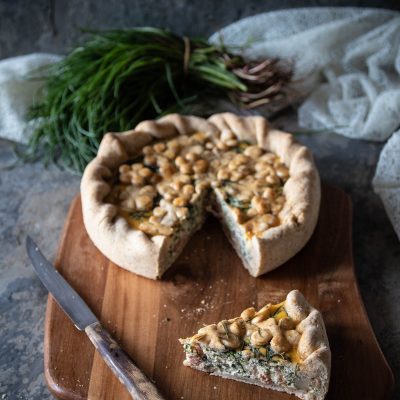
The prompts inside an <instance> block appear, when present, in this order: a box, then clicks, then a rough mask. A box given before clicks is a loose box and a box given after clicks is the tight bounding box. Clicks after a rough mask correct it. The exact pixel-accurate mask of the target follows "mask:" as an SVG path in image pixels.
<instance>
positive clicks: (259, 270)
mask: <svg viewBox="0 0 400 400" xmlns="http://www.w3.org/2000/svg"><path fill="white" fill-rule="evenodd" d="M81 193H82V206H83V216H84V223H85V226H86V229H87V231H88V233H89V236H90V237H91V239H92V241H93V242H94V244H95V245H96V246H97V247H98V248H99V249H100V250H101V251H102V252H103V253H104V254H105V255H106V256H107V257H108V258H109V259H111V260H112V261H113V262H115V263H116V264H118V265H120V266H121V267H123V268H126V269H128V270H130V271H132V272H135V273H137V274H140V275H143V276H146V277H149V278H153V279H155V278H159V277H161V276H162V274H163V273H164V272H165V271H166V270H167V269H168V267H169V266H170V265H171V264H172V263H173V261H174V260H175V259H176V258H177V256H178V255H179V254H180V252H181V251H182V249H183V247H184V246H185V244H186V243H187V241H188V240H189V238H190V237H191V236H192V235H193V233H194V232H195V231H196V230H198V229H199V228H200V227H201V226H202V224H203V222H204V220H205V217H206V215H207V213H208V212H211V213H213V214H215V215H216V216H217V217H218V218H219V219H220V220H221V223H222V226H223V228H224V230H225V232H226V234H227V236H228V238H229V240H230V242H231V243H232V245H233V247H234V248H235V250H236V252H237V254H238V255H239V256H240V258H241V259H242V261H243V264H244V266H245V267H246V268H247V269H248V271H249V273H250V274H251V275H252V276H259V275H261V274H263V273H265V272H267V271H270V270H272V269H274V268H276V267H278V266H279V265H281V264H283V263H284V262H285V261H286V260H288V259H289V258H291V257H292V256H293V255H294V254H295V253H297V252H298V251H299V250H300V249H301V248H302V247H303V246H304V245H305V243H306V242H307V241H308V239H309V238H310V236H311V234H312V232H313V230H314V227H315V225H316V221H317V217H318V210H319V202H320V184H319V177H318V173H317V170H316V168H315V165H314V162H313V158H312V155H311V153H310V152H309V151H308V149H307V148H306V147H304V146H302V145H300V144H299V143H297V142H296V141H295V140H294V139H293V136H292V135H290V134H288V133H284V132H281V131H277V130H273V129H270V127H269V125H268V123H267V121H266V120H265V119H264V118H262V117H239V116H236V115H234V114H229V113H225V114H216V115H214V116H212V117H211V118H209V119H208V120H204V119H202V118H197V117H193V116H187V117H185V116H180V115H176V114H174V115H168V116H166V117H163V118H161V119H159V120H157V121H145V122H142V123H141V124H139V125H138V126H137V127H136V128H135V129H134V130H133V131H128V132H124V133H120V134H114V133H109V134H107V135H105V136H104V139H103V140H102V142H101V145H100V148H99V151H98V155H97V157H96V158H95V159H94V160H92V161H91V162H90V164H89V165H88V167H87V168H86V170H85V172H84V175H83V179H82V184H81Z"/></svg>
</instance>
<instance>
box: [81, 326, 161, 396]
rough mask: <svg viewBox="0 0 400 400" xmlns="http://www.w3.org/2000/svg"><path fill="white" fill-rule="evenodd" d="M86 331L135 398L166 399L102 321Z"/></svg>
mask: <svg viewBox="0 0 400 400" xmlns="http://www.w3.org/2000/svg"><path fill="white" fill-rule="evenodd" d="M85 332H86V334H87V335H88V336H89V339H90V340H91V341H92V343H93V344H94V346H95V347H96V349H97V351H98V352H99V353H100V355H101V356H102V357H103V359H104V361H105V362H106V364H107V365H108V366H109V367H110V369H111V370H112V371H113V373H114V374H115V376H117V378H118V379H119V380H120V382H121V383H122V384H123V385H124V386H125V387H126V388H127V389H128V391H129V393H130V395H131V396H132V398H133V399H136V400H153V399H154V400H164V397H163V396H162V395H161V394H160V392H159V391H158V389H157V388H156V387H155V386H154V384H153V383H152V382H151V381H150V379H149V378H147V377H146V375H145V374H144V373H143V372H142V371H141V370H140V369H139V368H138V367H137V366H136V365H135V364H134V363H133V361H132V360H131V359H130V358H129V356H128V355H127V354H126V353H125V352H124V351H123V350H122V349H121V348H120V347H119V345H118V344H117V342H116V341H115V340H114V339H113V338H112V336H111V335H110V334H109V333H108V332H107V331H106V330H105V329H104V328H103V327H102V326H101V324H100V322H95V323H94V324H92V325H89V326H87V327H86V329H85Z"/></svg>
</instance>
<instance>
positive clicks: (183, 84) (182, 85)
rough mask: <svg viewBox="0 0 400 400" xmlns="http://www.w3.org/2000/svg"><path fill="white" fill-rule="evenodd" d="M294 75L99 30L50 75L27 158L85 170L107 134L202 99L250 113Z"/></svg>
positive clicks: (129, 32) (202, 49)
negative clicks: (230, 101) (230, 104)
mask: <svg viewBox="0 0 400 400" xmlns="http://www.w3.org/2000/svg"><path fill="white" fill-rule="evenodd" d="M290 77H291V75H290V72H288V71H283V70H281V69H280V68H279V67H278V66H277V60H263V61H262V62H247V63H246V62H245V61H244V59H243V58H242V57H240V56H235V55H232V54H230V53H228V52H227V51H225V49H224V48H222V47H218V46H214V45H211V44H209V43H207V41H205V40H202V39H190V40H189V39H187V38H182V37H179V36H177V35H174V34H172V33H169V32H167V31H164V30H161V29H156V28H134V29H126V30H113V31H105V32H97V33H96V32H94V33H92V34H91V36H90V38H89V39H88V40H87V41H86V42H85V43H84V44H83V45H81V46H79V47H77V48H75V49H74V50H73V51H72V52H71V53H70V54H69V55H67V56H66V57H65V58H64V59H63V60H62V61H60V62H59V63H57V64H55V65H53V66H51V67H49V69H48V70H46V71H45V78H46V84H45V87H44V97H43V100H42V101H41V102H40V103H38V104H37V105H35V106H34V107H33V108H32V109H31V112H30V114H29V119H31V120H34V122H35V124H36V125H35V126H36V128H35V132H34V134H33V136H32V138H31V140H30V142H29V146H28V150H27V153H26V157H27V158H28V159H35V158H37V157H38V156H43V157H44V158H45V161H55V162H58V163H60V164H61V165H63V166H65V167H69V168H72V169H74V170H77V171H80V172H81V171H83V169H84V168H85V166H86V165H87V163H88V162H89V161H90V160H91V159H92V158H93V157H94V156H95V155H96V153H97V149H98V146H99V143H100V141H101V139H102V136H103V135H104V134H105V133H106V132H110V131H112V132H117V131H124V130H128V129H132V128H133V127H134V126H135V125H136V124H137V123H139V122H140V121H142V120H145V119H154V118H157V117H159V116H162V115H164V114H166V113H168V112H184V111H185V107H186V106H187V105H188V104H191V103H193V102H195V101H198V98H199V95H200V96H201V95H202V94H205V93H207V94H208V95H215V96H216V97H218V96H220V97H221V96H222V97H223V96H225V97H226V96H228V97H229V98H231V99H233V100H235V101H237V102H239V103H240V104H243V105H245V106H246V107H252V105H257V106H258V105H259V104H263V103H264V104H265V103H267V102H269V101H270V100H271V99H272V98H274V96H276V95H278V94H279V93H280V92H281V91H282V88H283V87H284V86H285V85H286V83H287V82H288V81H289V80H290Z"/></svg>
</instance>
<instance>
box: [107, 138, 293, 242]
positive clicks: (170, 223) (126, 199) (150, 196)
mask: <svg viewBox="0 0 400 400" xmlns="http://www.w3.org/2000/svg"><path fill="white" fill-rule="evenodd" d="M118 172H119V174H118V181H117V183H116V184H115V185H114V186H113V188H112V192H111V194H110V195H109V197H108V201H109V202H111V203H113V204H115V205H116V206H117V207H118V210H119V215H121V216H123V217H124V218H126V219H127V220H128V223H130V225H131V226H133V227H135V228H136V229H140V230H142V231H143V232H145V233H146V234H148V235H150V236H154V235H166V236H168V235H171V234H172V233H173V227H174V226H177V225H179V223H180V221H182V220H185V219H188V218H190V216H191V205H192V204H193V203H194V202H196V200H197V199H198V198H199V196H201V195H202V194H203V193H204V192H205V191H207V190H208V188H209V187H210V185H211V186H212V187H214V188H215V190H218V191H219V193H220V194H221V196H222V197H223V199H224V201H225V202H226V203H227V204H228V206H229V207H230V208H231V209H232V211H233V214H234V215H235V216H236V218H237V222H238V223H240V224H243V226H244V227H245V229H246V232H247V234H248V235H249V236H252V235H256V236H262V235H263V234H264V232H265V231H266V230H268V229H270V228H272V227H275V226H278V225H279V224H280V219H279V212H280V211H281V210H282V208H283V206H284V203H285V200H286V199H285V196H284V195H283V186H284V184H285V182H286V181H287V180H288V178H289V170H288V168H287V166H286V165H284V164H283V163H282V162H281V161H280V159H279V157H278V156H277V155H275V154H273V153H271V152H268V151H266V150H264V149H262V148H261V147H259V146H256V145H253V144H249V143H247V142H244V141H239V140H237V139H236V138H235V137H234V135H233V134H232V133H231V132H222V134H221V136H220V138H214V137H212V136H210V135H207V134H205V133H203V132H197V133H194V134H193V135H191V136H179V137H175V138H173V139H170V140H168V141H164V142H157V143H154V144H152V145H147V146H145V147H143V149H142V151H141V154H140V155H138V157H137V159H135V161H134V163H132V164H128V163H127V164H123V165H121V166H120V167H119V171H118ZM162 200H163V201H162Z"/></svg>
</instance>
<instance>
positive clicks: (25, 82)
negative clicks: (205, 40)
mask: <svg viewBox="0 0 400 400" xmlns="http://www.w3.org/2000/svg"><path fill="white" fill-rule="evenodd" d="M221 40H222V41H223V43H224V45H226V46H228V47H230V46H233V47H234V48H235V49H236V50H240V51H242V52H243V53H244V55H246V56H249V57H252V58H256V57H279V58H282V59H290V60H293V62H294V68H295V76H294V79H295V80H296V82H297V84H296V85H297V88H298V90H301V91H302V92H303V93H306V94H309V96H308V97H307V98H306V99H305V101H304V102H303V104H302V105H301V106H300V107H299V111H298V116H299V124H300V126H302V127H306V128H311V129H320V128H328V129H332V130H333V131H335V132H337V133H339V134H341V135H345V136H347V137H350V138H355V139H367V140H374V141H384V140H387V139H388V138H389V137H390V136H391V135H392V134H393V132H394V131H395V130H396V129H398V128H399V127H400V14H399V13H397V12H394V11H386V10H378V9H365V8H330V7H329V8H304V9H301V8H300V9H289V10H282V11H274V12H269V13H264V14H258V15H255V16H252V17H248V18H245V19H242V20H240V21H238V22H235V23H233V24H231V25H229V26H227V27H225V28H223V29H222V30H221V31H219V32H216V33H215V34H213V35H212V36H211V38H210V41H211V42H213V43H220V41H221ZM60 59H61V58H60V57H59V56H56V55H51V54H41V53H38V54H30V55H27V56H21V57H14V58H10V59H6V60H2V61H0V137H3V138H7V139H10V140H15V141H19V142H26V141H27V140H28V138H29V135H30V133H31V131H32V125H31V124H28V123H27V121H26V118H25V116H26V112H27V110H28V109H29V107H30V106H31V105H32V104H33V102H34V101H35V100H37V98H38V97H37V96H38V88H40V87H41V85H42V82H40V81H31V80H29V79H27V75H29V73H30V72H32V71H34V70H36V69H37V68H39V67H43V66H45V65H48V64H51V63H54V62H56V61H58V60H60ZM399 135H400V134H399V133H398V132H397V133H396V134H395V135H393V137H392V138H391V139H390V140H389V141H388V142H387V143H386V145H385V147H384V149H383V151H382V153H381V156H380V159H379V162H378V167H377V170H376V175H375V178H374V180H373V185H374V189H375V191H376V192H377V193H378V194H379V195H380V196H381V198H382V200H383V202H384V205H385V209H386V210H387V212H388V214H389V217H390V218H391V221H392V223H393V225H394V227H395V230H396V232H397V235H398V236H399V238H400V217H399V211H400V161H399V159H400V156H399V150H400V137H399Z"/></svg>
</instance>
